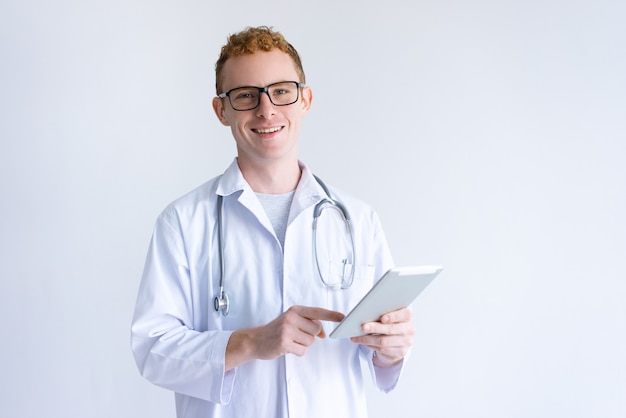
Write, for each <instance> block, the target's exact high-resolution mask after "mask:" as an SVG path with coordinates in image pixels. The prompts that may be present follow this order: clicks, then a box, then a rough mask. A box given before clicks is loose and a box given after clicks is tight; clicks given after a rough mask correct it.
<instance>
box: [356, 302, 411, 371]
mask: <svg viewBox="0 0 626 418" xmlns="http://www.w3.org/2000/svg"><path fill="white" fill-rule="evenodd" d="M362 329H363V332H366V333H367V335H363V336H360V337H352V338H350V340H351V341H352V342H354V343H357V344H363V345H365V346H367V347H369V348H371V349H373V350H375V351H376V355H375V357H374V365H375V366H378V367H391V366H393V365H395V364H398V363H399V362H400V361H402V359H403V358H404V357H405V356H406V355H407V353H408V352H409V349H410V348H411V345H412V344H413V334H414V333H415V328H414V327H413V323H412V322H411V311H410V310H409V309H407V308H404V309H399V310H397V311H393V312H388V313H386V314H384V315H383V316H381V317H380V321H378V322H366V323H364V324H363V325H362Z"/></svg>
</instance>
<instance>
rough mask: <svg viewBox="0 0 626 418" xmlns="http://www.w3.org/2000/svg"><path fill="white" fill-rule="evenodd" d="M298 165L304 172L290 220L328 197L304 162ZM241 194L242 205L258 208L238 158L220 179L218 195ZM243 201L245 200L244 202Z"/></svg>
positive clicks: (299, 162)
mask: <svg viewBox="0 0 626 418" xmlns="http://www.w3.org/2000/svg"><path fill="white" fill-rule="evenodd" d="M298 165H299V167H300V170H301V172H302V175H301V176H300V181H299V182H298V186H297V187H296V191H295V194H294V197H293V202H292V204H291V211H290V215H289V217H290V219H289V222H291V219H293V218H295V217H296V216H298V214H300V213H301V212H302V211H303V210H305V209H306V208H308V207H310V206H312V205H314V204H316V203H317V202H319V201H320V200H322V199H324V198H325V197H326V193H325V192H324V189H323V188H322V186H320V184H319V183H318V182H317V180H315V177H313V173H312V172H311V170H309V168H308V167H307V166H306V164H304V163H303V162H302V161H298ZM237 192H239V193H240V196H239V200H240V201H242V203H244V202H245V204H247V205H252V206H254V207H256V204H255V203H253V201H254V200H256V199H250V197H251V196H254V191H253V190H252V188H251V187H250V185H249V184H248V182H247V181H246V179H245V178H244V177H243V174H242V173H241V170H240V169H239V164H237V158H235V159H234V160H233V162H232V163H231V164H230V166H229V167H228V168H227V169H226V171H225V172H224V174H223V175H222V177H221V178H220V180H219V182H218V185H217V190H216V193H217V194H218V195H222V196H230V195H232V194H234V193H237ZM242 199H243V200H242Z"/></svg>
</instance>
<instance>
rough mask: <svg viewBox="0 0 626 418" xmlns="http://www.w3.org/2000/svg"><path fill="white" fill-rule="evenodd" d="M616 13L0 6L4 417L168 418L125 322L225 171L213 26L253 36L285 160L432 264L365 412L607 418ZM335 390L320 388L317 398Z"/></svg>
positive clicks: (614, 301)
mask: <svg viewBox="0 0 626 418" xmlns="http://www.w3.org/2000/svg"><path fill="white" fill-rule="evenodd" d="M625 4H626V3H624V2H623V1H621V0H615V1H609V0H600V1H571V0H570V1H564V0H563V1H560V0H544V1H536V0H530V1H522V0H517V1H515V0H509V1H495V0H470V1H461V0H456V1H453V0H439V1H436V0H417V1H413V2H411V1H406V0H388V1H384V2H381V1H363V0H360V1H336V0H335V1H328V0H321V1H309V2H302V1H265V2H258V1H254V2H252V1H231V2H219V3H218V2H211V1H208V0H205V1H197V0H194V1H191V0H190V1H162V0H161V1H147V0H146V1H141V0H125V1H122V0H109V1H106V2H104V1H103V2H95V1H85V0H60V1H54V2H53V1H43V0H40V1H34V0H9V1H7V0H2V1H1V2H0V137H1V148H0V182H1V183H0V196H1V199H2V201H1V202H2V204H1V205H0V222H1V224H0V227H1V230H0V261H1V266H2V270H1V275H2V277H1V278H2V280H1V289H0V290H1V291H0V315H1V318H2V319H3V326H2V327H1V332H2V344H1V346H0V358H1V362H2V366H1V373H0V384H1V387H2V390H1V391H0V416H3V417H28V418H31V417H32V418H41V417H63V418H85V417H116V418H136V417H153V418H160V417H163V418H165V417H173V415H174V412H173V411H174V405H173V396H172V395H171V394H170V393H169V392H167V391H165V390H163V389H160V388H157V387H155V386H152V385H151V384H150V383H148V382H147V381H145V380H143V379H142V378H141V377H140V376H139V374H138V372H137V370H136V368H135V365H134V362H133V360H132V356H131V352H130V348H129V325H130V319H131V315H132V310H133V305H134V300H135V296H136V291H137V286H138V283H139V278H140V274H141V270H142V267H143V261H144V257H145V252H146V249H147V245H148V240H149V238H150V234H151V231H152V225H153V223H154V220H155V219H156V216H157V215H158V213H159V212H160V211H161V210H162V209H163V208H164V207H165V205H166V204H167V203H169V202H170V201H171V200H173V199H175V198H176V197H178V196H180V195H181V194H183V193H185V192H187V191H188V190H191V189H192V188H194V187H195V186H197V185H199V184H200V183H202V182H204V181H205V180H207V179H208V178H210V177H213V176H215V175H217V174H219V173H221V172H222V171H223V170H224V169H225V168H226V166H227V165H228V163H230V161H231V160H232V158H233V156H234V152H235V149H234V145H233V140H232V138H231V136H230V132H229V130H228V129H226V128H224V127H223V126H221V125H220V124H219V123H218V121H217V120H216V118H215V116H214V115H213V113H212V110H211V107H210V103H211V98H212V97H213V95H214V93H215V91H214V74H213V68H214V63H215V60H216V59H217V56H218V52H219V48H220V46H221V45H222V44H223V43H224V41H225V39H226V36H227V35H228V34H230V33H232V32H236V31H239V30H241V29H243V28H244V27H245V26H248V25H261V24H265V25H272V26H274V27H275V28H276V29H277V30H280V31H282V32H283V33H284V34H285V35H286V37H287V38H288V39H289V40H290V41H291V42H292V43H293V44H294V45H295V46H296V48H297V49H298V50H299V52H300V53H301V55H302V57H303V61H304V66H305V71H306V73H307V78H308V80H307V81H308V84H309V85H310V86H311V87H312V88H313V91H314V95H315V99H314V103H313V108H312V111H311V113H310V114H309V115H308V116H307V118H306V120H305V126H304V131H303V135H302V138H301V146H300V151H301V158H302V159H303V160H304V161H306V162H307V163H308V164H309V165H310V166H311V168H312V169H313V170H314V171H315V172H316V173H317V174H319V175H320V176H321V177H322V178H324V179H325V180H326V181H327V182H328V183H331V184H334V185H336V186H338V187H341V188H344V189H347V190H350V191H351V192H352V193H353V194H356V195H357V196H359V197H361V198H362V199H364V200H366V201H368V202H369V203H371V204H372V205H373V206H374V207H375V208H376V209H377V210H378V212H379V215H380V217H381V219H382V221H383V224H384V226H385V230H386V233H387V235H388V239H389V242H390V245H391V247H392V250H393V253H394V255H395V258H396V262H397V264H399V265H406V264H413V263H422V264H431V263H440V264H443V265H444V266H445V271H444V273H442V275H441V276H440V277H439V278H438V279H437V280H436V281H435V282H434V283H433V284H432V285H431V286H430V287H429V288H428V289H427V291H425V292H424V293H423V294H422V296H421V297H420V299H419V303H417V304H416V305H415V307H414V313H415V326H416V328H417V335H416V337H415V346H414V350H413V354H412V357H411V359H410V363H409V364H408V366H407V368H406V373H405V374H404V376H403V380H402V384H401V386H400V387H399V388H398V389H397V390H396V391H395V392H394V393H392V394H389V395H383V394H379V393H377V392H374V391H373V389H372V388H371V387H369V388H368V390H369V391H370V392H371V394H370V397H369V403H370V411H371V416H372V417H389V416H415V417H428V418H438V417H445V418H451V417H480V418H486V417H489V418H491V417H493V418H501V417H533V418H537V417H568V418H572V417H603V418H613V417H620V418H623V417H625V416H626V283H625V279H626V266H625V261H626V222H625V221H624V217H625V215H624V214H625V213H626V185H625V184H626V161H625V160H626V81H625V80H626V76H625V74H626V30H625V29H624V28H625V27H626V25H625V24H624V22H625V21H626V6H625ZM320 402H332V400H320Z"/></svg>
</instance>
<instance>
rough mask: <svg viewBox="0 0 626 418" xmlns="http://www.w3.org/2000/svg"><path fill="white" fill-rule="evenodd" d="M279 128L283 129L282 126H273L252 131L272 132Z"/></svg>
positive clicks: (258, 132) (260, 132) (259, 132)
mask: <svg viewBox="0 0 626 418" xmlns="http://www.w3.org/2000/svg"><path fill="white" fill-rule="evenodd" d="M281 129H283V126H274V127H271V128H257V129H252V131H253V132H256V133H257V134H273V133H274V132H278V131H280V130H281Z"/></svg>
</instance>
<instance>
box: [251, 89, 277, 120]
mask: <svg viewBox="0 0 626 418" xmlns="http://www.w3.org/2000/svg"><path fill="white" fill-rule="evenodd" d="M263 93H265V94H263ZM263 93H261V96H260V97H259V107H257V109H256V115H257V116H258V117H260V118H264V119H268V118H271V117H272V116H274V115H275V114H276V106H274V104H273V103H272V101H271V100H270V96H269V93H268V92H266V91H264V92H263Z"/></svg>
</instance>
